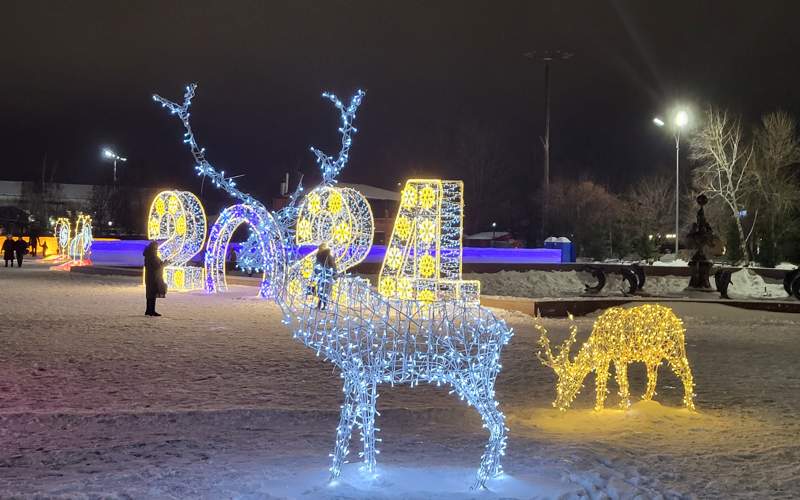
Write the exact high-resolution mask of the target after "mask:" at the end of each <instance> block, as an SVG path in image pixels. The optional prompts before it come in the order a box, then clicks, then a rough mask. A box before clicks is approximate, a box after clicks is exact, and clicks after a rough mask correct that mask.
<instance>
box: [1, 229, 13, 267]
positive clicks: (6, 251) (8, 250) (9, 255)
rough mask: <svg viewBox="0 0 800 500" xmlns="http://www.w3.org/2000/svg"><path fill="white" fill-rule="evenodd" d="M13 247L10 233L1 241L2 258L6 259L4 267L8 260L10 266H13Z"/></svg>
mask: <svg viewBox="0 0 800 500" xmlns="http://www.w3.org/2000/svg"><path fill="white" fill-rule="evenodd" d="M15 248H16V244H15V243H14V240H12V239H11V235H8V236H6V241H4V242H3V259H5V261H6V267H8V263H9V261H10V262H11V267H14V250H15Z"/></svg>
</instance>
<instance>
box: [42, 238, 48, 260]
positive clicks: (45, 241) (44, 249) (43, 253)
mask: <svg viewBox="0 0 800 500" xmlns="http://www.w3.org/2000/svg"><path fill="white" fill-rule="evenodd" d="M42 258H43V259H44V258H47V240H44V241H43V242H42Z"/></svg>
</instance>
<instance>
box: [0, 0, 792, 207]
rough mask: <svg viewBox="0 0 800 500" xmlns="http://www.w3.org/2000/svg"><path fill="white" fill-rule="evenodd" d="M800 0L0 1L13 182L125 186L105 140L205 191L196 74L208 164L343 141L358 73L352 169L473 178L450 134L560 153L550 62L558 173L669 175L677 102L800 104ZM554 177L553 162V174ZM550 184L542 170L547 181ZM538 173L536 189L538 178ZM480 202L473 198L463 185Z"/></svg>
mask: <svg viewBox="0 0 800 500" xmlns="http://www.w3.org/2000/svg"><path fill="white" fill-rule="evenodd" d="M799 6H800V4H798V3H797V2H778V1H759V2H756V1H751V2H735V1H733V0H729V1H717V2H710V1H707V2H706V1H704V2H697V1H687V2H676V1H661V2H655V1H629V2H627V1H604V0H594V1H585V2H577V1H563V0H561V1H552V2H537V1H526V2H511V1H492V2H490V1H485V2H467V1H461V2H443V1H422V2H410V1H405V2H388V1H373V2H363V3H362V2H332V1H325V2H323V1H314V2H302V1H291V2H285V3H278V2H244V1H240V2H234V1H228V2H207V1H198V0H194V1H191V2H189V1H186V2H173V1H161V2H142V1H137V2H114V1H107V0H106V1H102V2H101V1H98V2H94V1H92V2H89V1H80V2H33V1H18V2H9V1H5V2H2V3H0V9H2V10H1V13H0V144H1V145H2V153H3V154H2V157H1V158H0V179H32V178H34V177H36V176H37V175H40V170H41V164H42V160H43V157H44V155H45V154H46V155H47V161H48V165H50V166H51V167H52V166H53V165H54V164H56V163H57V165H58V167H57V171H56V173H55V177H56V180H59V181H62V182H83V183H102V182H110V180H111V166H110V164H109V163H108V162H104V161H103V160H102V158H101V156H100V150H101V147H103V146H110V147H112V148H113V149H115V150H117V151H118V152H119V153H120V154H122V155H125V156H127V157H128V158H129V162H128V163H127V164H126V165H125V166H124V167H121V174H120V175H121V177H122V179H123V181H124V182H126V183H129V184H139V185H148V186H156V187H159V186H164V187H167V186H169V187H183V188H187V189H195V190H196V189H197V187H198V186H199V180H198V179H197V178H196V177H194V175H193V170H192V160H191V155H190V154H189V152H188V149H186V148H185V146H184V145H183V144H182V143H181V140H180V139H181V133H182V128H181V126H180V123H179V121H178V120H177V119H176V118H174V117H172V116H169V115H168V113H166V112H165V111H164V110H162V109H161V108H160V107H159V106H157V105H155V103H153V102H152V101H151V99H150V95H151V94H152V93H159V94H161V95H163V96H165V97H168V98H171V99H173V100H177V99H180V98H181V96H182V92H183V87H184V85H185V84H186V83H188V82H192V81H196V82H198V84H199V89H198V95H197V97H196V98H195V101H194V107H193V109H194V113H193V126H194V128H195V132H196V134H197V137H198V140H199V142H200V143H201V144H202V145H204V146H206V148H207V149H208V158H209V160H210V161H211V162H212V163H213V164H214V165H215V166H217V167H218V168H220V169H224V170H225V171H226V172H227V173H231V174H246V176H245V177H244V178H243V179H241V181H240V185H241V186H242V187H243V188H244V189H245V190H248V191H252V192H255V193H256V194H257V195H261V196H265V197H266V196H269V195H272V194H273V193H274V192H275V191H277V189H278V183H279V182H280V180H281V178H282V175H283V173H284V172H286V171H291V172H293V173H294V172H297V171H303V172H305V173H306V174H311V175H312V177H307V179H309V180H308V182H309V183H313V182H314V177H313V176H315V175H316V174H317V169H316V166H315V163H314V158H313V155H312V154H311V153H310V152H309V151H308V147H309V146H310V145H316V146H319V147H321V148H322V149H323V150H325V151H328V152H330V153H334V152H335V151H337V150H338V139H339V137H338V135H337V133H336V127H337V126H338V113H337V112H336V111H335V109H334V108H333V106H332V105H331V104H330V103H329V102H327V101H324V100H323V99H321V97H320V92H321V91H322V90H330V91H333V92H335V93H337V94H338V95H340V96H341V97H342V98H343V99H345V98H346V99H349V96H350V94H351V93H352V92H353V91H354V90H355V89H357V88H359V87H361V88H363V89H364V90H366V91H367V96H366V98H365V100H364V103H363V105H362V107H361V109H360V111H359V114H358V119H357V122H356V126H357V127H358V128H359V133H358V134H356V135H355V136H354V144H353V149H352V151H351V163H350V166H349V167H348V168H347V169H346V170H345V172H344V173H343V175H342V179H343V180H345V181H349V182H364V183H370V184H375V185H379V186H384V187H393V186H394V185H395V184H396V183H397V182H398V181H401V180H404V179H405V178H406V177H408V176H410V175H431V176H434V175H435V176H442V177H458V176H459V172H458V166H457V165H456V164H455V163H456V162H454V160H453V158H454V155H453V152H452V141H448V140H447V138H448V137H450V138H452V137H453V136H454V135H457V134H458V130H459V127H460V126H461V125H462V124H464V123H479V124H481V126H482V127H484V128H485V129H488V130H491V131H492V134H493V137H494V139H493V140H496V141H499V143H500V144H502V145H503V148H504V150H505V151H506V152H507V156H508V158H507V160H506V162H507V163H506V164H507V168H509V169H513V170H515V171H518V172H523V173H524V172H529V173H532V174H531V176H530V178H531V179H533V178H535V175H538V172H540V169H541V163H542V160H541V147H540V143H539V136H540V135H541V134H542V129H543V125H544V120H543V108H544V106H543V76H542V73H543V71H542V67H541V65H537V64H534V63H532V62H530V61H529V60H527V59H525V58H524V57H523V56H522V54H523V53H524V52H527V51H530V50H542V49H552V48H554V49H564V50H568V51H571V52H574V53H575V56H574V57H573V58H572V59H571V60H569V61H565V62H563V63H558V64H557V65H556V66H555V67H554V68H553V75H552V76H553V92H552V109H553V118H552V120H553V121H552V127H553V128H552V144H553V145H552V170H553V175H554V176H557V177H559V176H560V177H567V178H577V177H578V176H579V175H581V174H587V175H589V176H591V177H593V178H595V179H596V180H598V181H599V182H601V183H604V184H606V185H609V186H610V187H612V188H615V189H619V188H622V187H624V186H625V185H626V184H627V183H629V182H630V181H633V180H636V179H638V178H639V177H640V176H641V175H644V174H649V173H653V172H664V173H665V174H669V173H671V170H670V169H671V168H672V167H671V160H672V151H673V149H672V148H673V147H674V145H673V144H672V143H671V140H670V138H669V137H668V136H667V135H666V134H665V131H663V130H660V129H657V128H656V127H654V126H653V125H652V123H651V119H652V117H653V116H654V115H655V114H659V113H662V112H663V110H665V109H668V108H669V107H670V106H671V105H672V104H673V103H675V102H678V101H680V102H683V103H687V104H689V105H692V106H694V107H695V109H696V110H698V111H699V109H701V108H702V106H703V105H705V104H706V103H713V104H716V105H722V106H725V107H728V108H730V109H731V110H733V111H736V112H739V113H741V114H742V115H743V116H744V117H745V119H746V120H748V121H754V120H756V119H757V118H758V117H759V115H760V114H761V113H762V112H765V111H770V110H774V109H776V108H779V107H780V108H784V109H787V110H789V111H790V112H793V113H794V114H795V115H796V116H797V115H800V97H799V96H800V65H798V62H797V61H798V54H800V34H798V33H797V31H796V25H797V23H798V19H800V7H799ZM536 178H538V177H536ZM530 182H532V183H533V182H534V181H532V180H531V181H530ZM532 189H533V187H532ZM466 195H467V197H468V198H469V193H467V194H466Z"/></svg>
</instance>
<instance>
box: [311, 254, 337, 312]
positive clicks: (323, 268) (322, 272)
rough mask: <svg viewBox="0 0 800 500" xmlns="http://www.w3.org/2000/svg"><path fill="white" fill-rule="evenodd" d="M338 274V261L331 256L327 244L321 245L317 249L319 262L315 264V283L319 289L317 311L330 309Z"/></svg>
mask: <svg viewBox="0 0 800 500" xmlns="http://www.w3.org/2000/svg"><path fill="white" fill-rule="evenodd" d="M335 274H336V259H335V258H334V257H333V254H331V249H330V247H329V246H328V245H327V243H321V244H320V245H319V247H318V248H317V261H316V263H315V264H314V282H315V284H316V289H317V299H319V302H318V303H317V309H322V310H324V309H325V308H326V307H328V298H330V295H331V289H332V288H333V280H334V276H335Z"/></svg>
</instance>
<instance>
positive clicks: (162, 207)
mask: <svg viewBox="0 0 800 500" xmlns="http://www.w3.org/2000/svg"><path fill="white" fill-rule="evenodd" d="M155 209H156V214H157V215H158V216H159V217H161V216H162V215H164V212H166V211H167V205H166V203H164V198H163V197H161V196H159V197H158V198H156V205H155Z"/></svg>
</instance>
